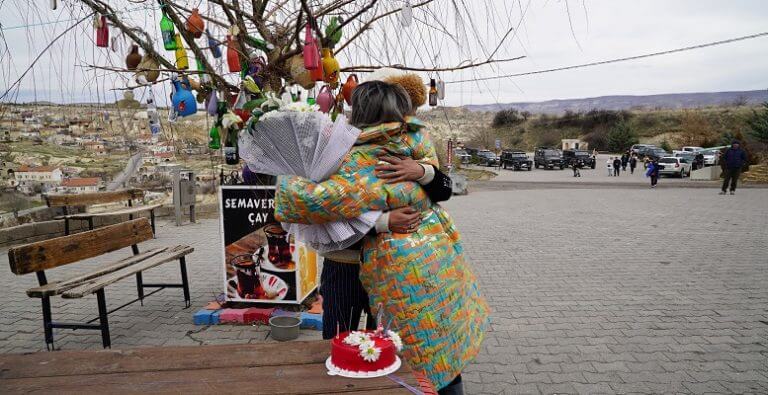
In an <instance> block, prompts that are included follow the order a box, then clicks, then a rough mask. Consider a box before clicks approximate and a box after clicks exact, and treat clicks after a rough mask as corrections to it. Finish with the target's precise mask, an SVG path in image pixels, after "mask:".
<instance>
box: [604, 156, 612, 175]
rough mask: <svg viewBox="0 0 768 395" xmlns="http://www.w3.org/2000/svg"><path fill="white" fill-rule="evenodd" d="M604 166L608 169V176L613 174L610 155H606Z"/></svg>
mask: <svg viewBox="0 0 768 395" xmlns="http://www.w3.org/2000/svg"><path fill="white" fill-rule="evenodd" d="M605 168H606V169H607V170H608V177H610V176H612V175H613V158H611V157H610V156H609V157H608V160H607V161H605Z"/></svg>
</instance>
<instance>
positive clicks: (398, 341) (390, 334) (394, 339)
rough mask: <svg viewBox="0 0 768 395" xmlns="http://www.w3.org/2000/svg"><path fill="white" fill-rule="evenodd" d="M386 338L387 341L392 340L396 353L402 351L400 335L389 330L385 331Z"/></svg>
mask: <svg viewBox="0 0 768 395" xmlns="http://www.w3.org/2000/svg"><path fill="white" fill-rule="evenodd" d="M387 337H389V340H392V343H393V344H394V345H395V348H396V349H397V351H402V350H403V339H401V338H400V335H398V334H397V332H395V331H392V330H389V331H387Z"/></svg>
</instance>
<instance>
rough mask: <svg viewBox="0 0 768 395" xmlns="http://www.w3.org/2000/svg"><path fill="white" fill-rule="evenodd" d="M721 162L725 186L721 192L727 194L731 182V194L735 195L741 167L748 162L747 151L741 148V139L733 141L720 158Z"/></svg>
mask: <svg viewBox="0 0 768 395" xmlns="http://www.w3.org/2000/svg"><path fill="white" fill-rule="evenodd" d="M720 163H721V166H722V168H723V188H722V191H721V192H720V194H721V195H725V191H726V189H728V184H729V183H730V184H731V195H733V194H735V192H736V182H738V181H739V175H741V169H742V168H743V167H744V166H745V165H746V164H747V153H746V152H745V151H744V150H743V149H742V148H741V142H740V141H739V140H733V141H732V142H731V147H730V148H728V149H727V150H725V153H724V154H723V155H722V157H721V158H720Z"/></svg>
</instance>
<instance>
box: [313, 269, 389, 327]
mask: <svg viewBox="0 0 768 395" xmlns="http://www.w3.org/2000/svg"><path fill="white" fill-rule="evenodd" d="M359 276H360V265H351V264H347V263H340V262H336V261H332V260H330V259H326V260H325V261H324V262H323V272H322V273H321V274H320V295H322V296H323V339H332V338H333V337H334V336H336V329H337V324H338V330H339V331H340V332H346V331H350V330H357V327H358V325H359V324H360V315H361V314H362V312H363V311H365V313H366V314H368V320H367V321H366V324H365V325H366V328H367V329H376V320H375V318H374V317H373V315H372V314H371V307H370V305H369V304H368V303H369V302H368V293H367V292H365V289H364V288H363V284H362V283H361V282H360V277H359Z"/></svg>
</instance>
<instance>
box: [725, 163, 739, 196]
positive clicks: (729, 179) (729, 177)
mask: <svg viewBox="0 0 768 395" xmlns="http://www.w3.org/2000/svg"><path fill="white" fill-rule="evenodd" d="M723 175H724V177H723V192H725V190H726V189H728V183H731V192H733V191H735V190H736V182H737V181H739V176H740V175H741V169H739V168H735V169H725V171H724V172H723Z"/></svg>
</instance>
